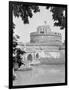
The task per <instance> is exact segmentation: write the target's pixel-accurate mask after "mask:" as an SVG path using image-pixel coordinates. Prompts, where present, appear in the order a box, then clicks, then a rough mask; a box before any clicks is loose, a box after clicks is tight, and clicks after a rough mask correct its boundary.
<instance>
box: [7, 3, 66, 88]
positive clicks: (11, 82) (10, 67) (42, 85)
mask: <svg viewBox="0 0 69 90" xmlns="http://www.w3.org/2000/svg"><path fill="white" fill-rule="evenodd" d="M13 3H20V4H21V3H23V4H26V5H27V4H32V5H34V4H36V5H39V6H46V5H47V6H48V5H49V6H63V7H65V8H66V12H65V13H66V26H65V27H66V28H65V82H64V83H51V84H37V85H21V86H20V85H19V86H13V80H12V75H13V70H12V67H13V57H12V55H13V48H12V45H13V28H12V27H13V23H12V22H13V21H12V20H13V17H12V10H13V8H12V4H13ZM63 85H67V5H66V4H52V3H39V2H38V3H36V2H21V1H9V89H14V88H32V87H47V86H63Z"/></svg>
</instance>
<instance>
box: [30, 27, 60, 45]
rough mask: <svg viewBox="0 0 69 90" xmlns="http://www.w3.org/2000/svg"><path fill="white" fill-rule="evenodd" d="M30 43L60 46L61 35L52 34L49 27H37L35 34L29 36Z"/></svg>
mask: <svg viewBox="0 0 69 90" xmlns="http://www.w3.org/2000/svg"><path fill="white" fill-rule="evenodd" d="M30 42H31V43H47V44H48V43H49V44H50V45H51V44H53V45H54V44H57V45H58V44H61V34H60V33H56V32H55V33H54V32H52V31H51V30H50V28H49V26H39V27H38V28H37V32H33V33H31V34H30Z"/></svg>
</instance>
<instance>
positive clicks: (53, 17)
mask: <svg viewBox="0 0 69 90" xmlns="http://www.w3.org/2000/svg"><path fill="white" fill-rule="evenodd" d="M66 84H67V5H64V4H52V3H51V4H48V3H36V2H35V3H33V2H16V1H9V88H20V87H22V88H23V87H37V86H38V87H39V86H58V85H66Z"/></svg>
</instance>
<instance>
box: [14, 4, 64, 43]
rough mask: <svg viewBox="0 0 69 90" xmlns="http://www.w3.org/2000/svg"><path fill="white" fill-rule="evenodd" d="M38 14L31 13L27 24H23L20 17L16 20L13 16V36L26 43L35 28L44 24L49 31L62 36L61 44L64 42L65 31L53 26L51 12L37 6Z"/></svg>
mask: <svg viewBox="0 0 69 90" xmlns="http://www.w3.org/2000/svg"><path fill="white" fill-rule="evenodd" d="M39 8H40V12H37V13H33V17H32V18H29V24H24V23H23V21H22V19H21V17H19V18H17V17H15V16H14V15H13V22H14V24H15V25H16V26H15V29H14V31H15V34H17V35H19V36H20V39H19V42H23V43H27V42H29V41H30V33H31V32H36V31H37V27H38V26H41V25H45V23H44V22H45V21H46V24H47V25H49V26H50V28H51V31H53V32H59V33H61V35H62V42H64V40H65V29H63V30H60V27H57V26H54V20H53V19H52V12H50V10H49V9H46V8H45V7H44V6H39Z"/></svg>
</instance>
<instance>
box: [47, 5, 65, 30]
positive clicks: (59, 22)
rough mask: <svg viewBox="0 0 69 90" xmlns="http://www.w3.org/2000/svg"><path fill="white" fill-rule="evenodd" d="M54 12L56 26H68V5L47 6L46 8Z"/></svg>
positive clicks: (62, 27)
mask: <svg viewBox="0 0 69 90" xmlns="http://www.w3.org/2000/svg"><path fill="white" fill-rule="evenodd" d="M49 8H50V11H51V12H52V13H53V15H52V16H53V19H54V21H55V23H54V25H55V26H60V28H61V29H64V28H65V27H66V7H65V6H47V7H46V9H49Z"/></svg>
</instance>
